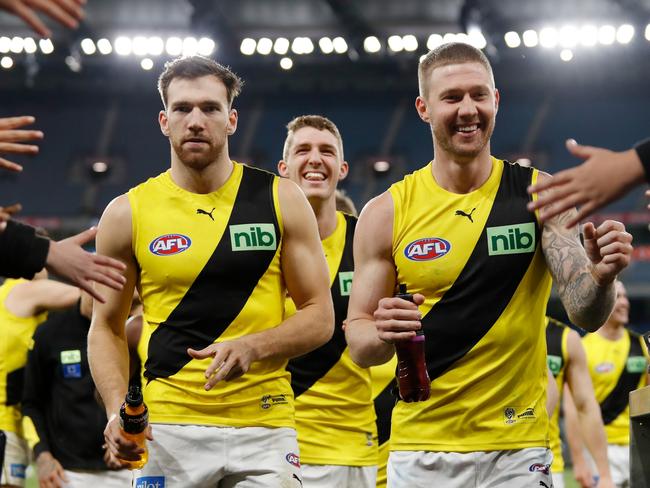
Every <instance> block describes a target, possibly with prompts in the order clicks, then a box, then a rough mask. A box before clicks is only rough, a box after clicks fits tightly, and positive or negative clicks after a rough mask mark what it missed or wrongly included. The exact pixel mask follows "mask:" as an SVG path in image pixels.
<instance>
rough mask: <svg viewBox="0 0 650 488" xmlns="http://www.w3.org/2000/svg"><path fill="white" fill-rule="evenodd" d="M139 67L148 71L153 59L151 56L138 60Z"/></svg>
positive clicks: (151, 66)
mask: <svg viewBox="0 0 650 488" xmlns="http://www.w3.org/2000/svg"><path fill="white" fill-rule="evenodd" d="M140 67H141V68H142V69H143V70H145V71H149V70H150V69H151V68H153V60H152V59H151V58H142V61H140Z"/></svg>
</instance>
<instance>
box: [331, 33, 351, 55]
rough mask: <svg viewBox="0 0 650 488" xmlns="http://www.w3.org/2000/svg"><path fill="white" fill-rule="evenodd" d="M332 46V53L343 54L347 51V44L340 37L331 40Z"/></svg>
mask: <svg viewBox="0 0 650 488" xmlns="http://www.w3.org/2000/svg"><path fill="white" fill-rule="evenodd" d="M332 44H333V45H334V51H335V52H336V53H337V54H343V53H345V52H347V50H348V43H347V42H345V39H343V38H342V37H335V38H334V39H333V40H332Z"/></svg>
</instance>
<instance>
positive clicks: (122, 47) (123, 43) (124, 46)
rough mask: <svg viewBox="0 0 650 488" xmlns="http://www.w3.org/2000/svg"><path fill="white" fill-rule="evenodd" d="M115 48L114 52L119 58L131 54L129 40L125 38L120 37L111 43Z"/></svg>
mask: <svg viewBox="0 0 650 488" xmlns="http://www.w3.org/2000/svg"><path fill="white" fill-rule="evenodd" d="M113 45H114V46H115V52H116V53H117V54H119V55H120V56H128V55H129V54H131V49H132V47H131V39H129V38H128V37H125V36H120V37H118V38H117V39H115V42H114V43H113Z"/></svg>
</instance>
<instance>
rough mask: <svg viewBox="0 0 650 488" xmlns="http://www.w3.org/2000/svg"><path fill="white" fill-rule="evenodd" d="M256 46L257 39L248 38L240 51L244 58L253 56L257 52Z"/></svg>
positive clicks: (241, 45) (242, 43) (244, 40)
mask: <svg viewBox="0 0 650 488" xmlns="http://www.w3.org/2000/svg"><path fill="white" fill-rule="evenodd" d="M256 46H257V43H256V42H255V39H251V38H250V37H247V38H245V39H243V40H242V41H241V44H240V46H239V50H240V51H241V53H242V54H243V55H244V56H251V55H252V54H253V53H254V52H255V47H256Z"/></svg>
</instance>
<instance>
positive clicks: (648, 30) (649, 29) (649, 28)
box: [645, 24, 650, 41]
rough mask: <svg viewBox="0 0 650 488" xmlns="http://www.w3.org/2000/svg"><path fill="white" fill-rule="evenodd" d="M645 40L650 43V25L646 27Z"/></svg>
mask: <svg viewBox="0 0 650 488" xmlns="http://www.w3.org/2000/svg"><path fill="white" fill-rule="evenodd" d="M645 38H646V39H647V40H648V41H650V24H648V25H646V26H645Z"/></svg>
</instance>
